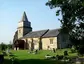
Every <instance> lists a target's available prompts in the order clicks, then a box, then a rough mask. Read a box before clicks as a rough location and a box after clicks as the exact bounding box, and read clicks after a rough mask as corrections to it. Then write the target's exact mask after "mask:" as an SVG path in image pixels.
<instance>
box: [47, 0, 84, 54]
mask: <svg viewBox="0 0 84 64" xmlns="http://www.w3.org/2000/svg"><path fill="white" fill-rule="evenodd" d="M46 5H47V6H49V7H50V8H51V9H53V8H57V7H59V9H58V10H57V11H56V16H59V15H60V14H61V15H62V19H59V20H60V22H61V24H62V26H61V32H63V33H67V34H69V39H70V40H71V42H72V44H73V45H74V46H75V47H76V49H77V50H80V48H81V47H82V48H84V43H83V41H84V35H83V34H84V0H49V1H48V2H47V3H46ZM83 53H84V52H83Z"/></svg>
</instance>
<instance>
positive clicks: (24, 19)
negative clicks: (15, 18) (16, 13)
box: [21, 11, 28, 21]
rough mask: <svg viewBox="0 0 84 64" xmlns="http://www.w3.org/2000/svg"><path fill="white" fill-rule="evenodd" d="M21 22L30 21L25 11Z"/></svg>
mask: <svg viewBox="0 0 84 64" xmlns="http://www.w3.org/2000/svg"><path fill="white" fill-rule="evenodd" d="M21 21H28V19H27V15H26V12H25V11H24V13H23V16H22V19H21Z"/></svg>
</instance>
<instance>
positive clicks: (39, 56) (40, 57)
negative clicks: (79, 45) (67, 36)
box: [3, 49, 77, 64]
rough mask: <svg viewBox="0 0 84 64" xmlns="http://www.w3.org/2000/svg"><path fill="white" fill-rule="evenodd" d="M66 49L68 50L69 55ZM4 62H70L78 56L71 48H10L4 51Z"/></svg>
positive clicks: (53, 63) (12, 63)
mask: <svg viewBox="0 0 84 64" xmlns="http://www.w3.org/2000/svg"><path fill="white" fill-rule="evenodd" d="M64 51H67V52H68V55H67V54H66V53H65V55H64ZM4 55H5V56H4V61H3V62H4V64H68V63H70V59H72V58H74V57H77V53H72V52H71V49H58V50H56V52H54V51H53V50H40V51H37V52H35V51H33V52H30V51H29V50H17V51H15V50H10V51H9V52H6V54H5V53H4Z"/></svg>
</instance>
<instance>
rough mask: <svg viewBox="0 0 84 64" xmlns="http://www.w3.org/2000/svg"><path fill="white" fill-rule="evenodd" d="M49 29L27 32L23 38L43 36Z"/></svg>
mask: <svg viewBox="0 0 84 64" xmlns="http://www.w3.org/2000/svg"><path fill="white" fill-rule="evenodd" d="M48 30H49V29H47V30H40V31H32V32H30V33H28V34H26V35H25V36H24V37H23V38H34V37H42V36H43V35H44V34H45V33H46V32H47V31H48Z"/></svg>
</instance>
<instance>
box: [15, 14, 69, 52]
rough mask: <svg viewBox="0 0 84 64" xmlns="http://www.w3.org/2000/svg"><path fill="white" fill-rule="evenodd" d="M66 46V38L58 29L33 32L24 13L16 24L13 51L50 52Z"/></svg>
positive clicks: (67, 42) (67, 41)
mask: <svg viewBox="0 0 84 64" xmlns="http://www.w3.org/2000/svg"><path fill="white" fill-rule="evenodd" d="M68 45H69V39H68V36H67V35H66V34H62V33H60V29H53V30H49V29H46V30H38V31H33V30H32V27H31V22H30V21H29V20H28V18H27V15H26V13H25V12H24V13H23V16H22V19H21V20H20V21H19V23H18V28H17V31H16V32H15V35H14V39H13V48H14V49H15V50H18V49H29V50H34V49H38V50H41V49H42V50H52V49H53V48H54V49H57V48H65V47H67V46H68Z"/></svg>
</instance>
